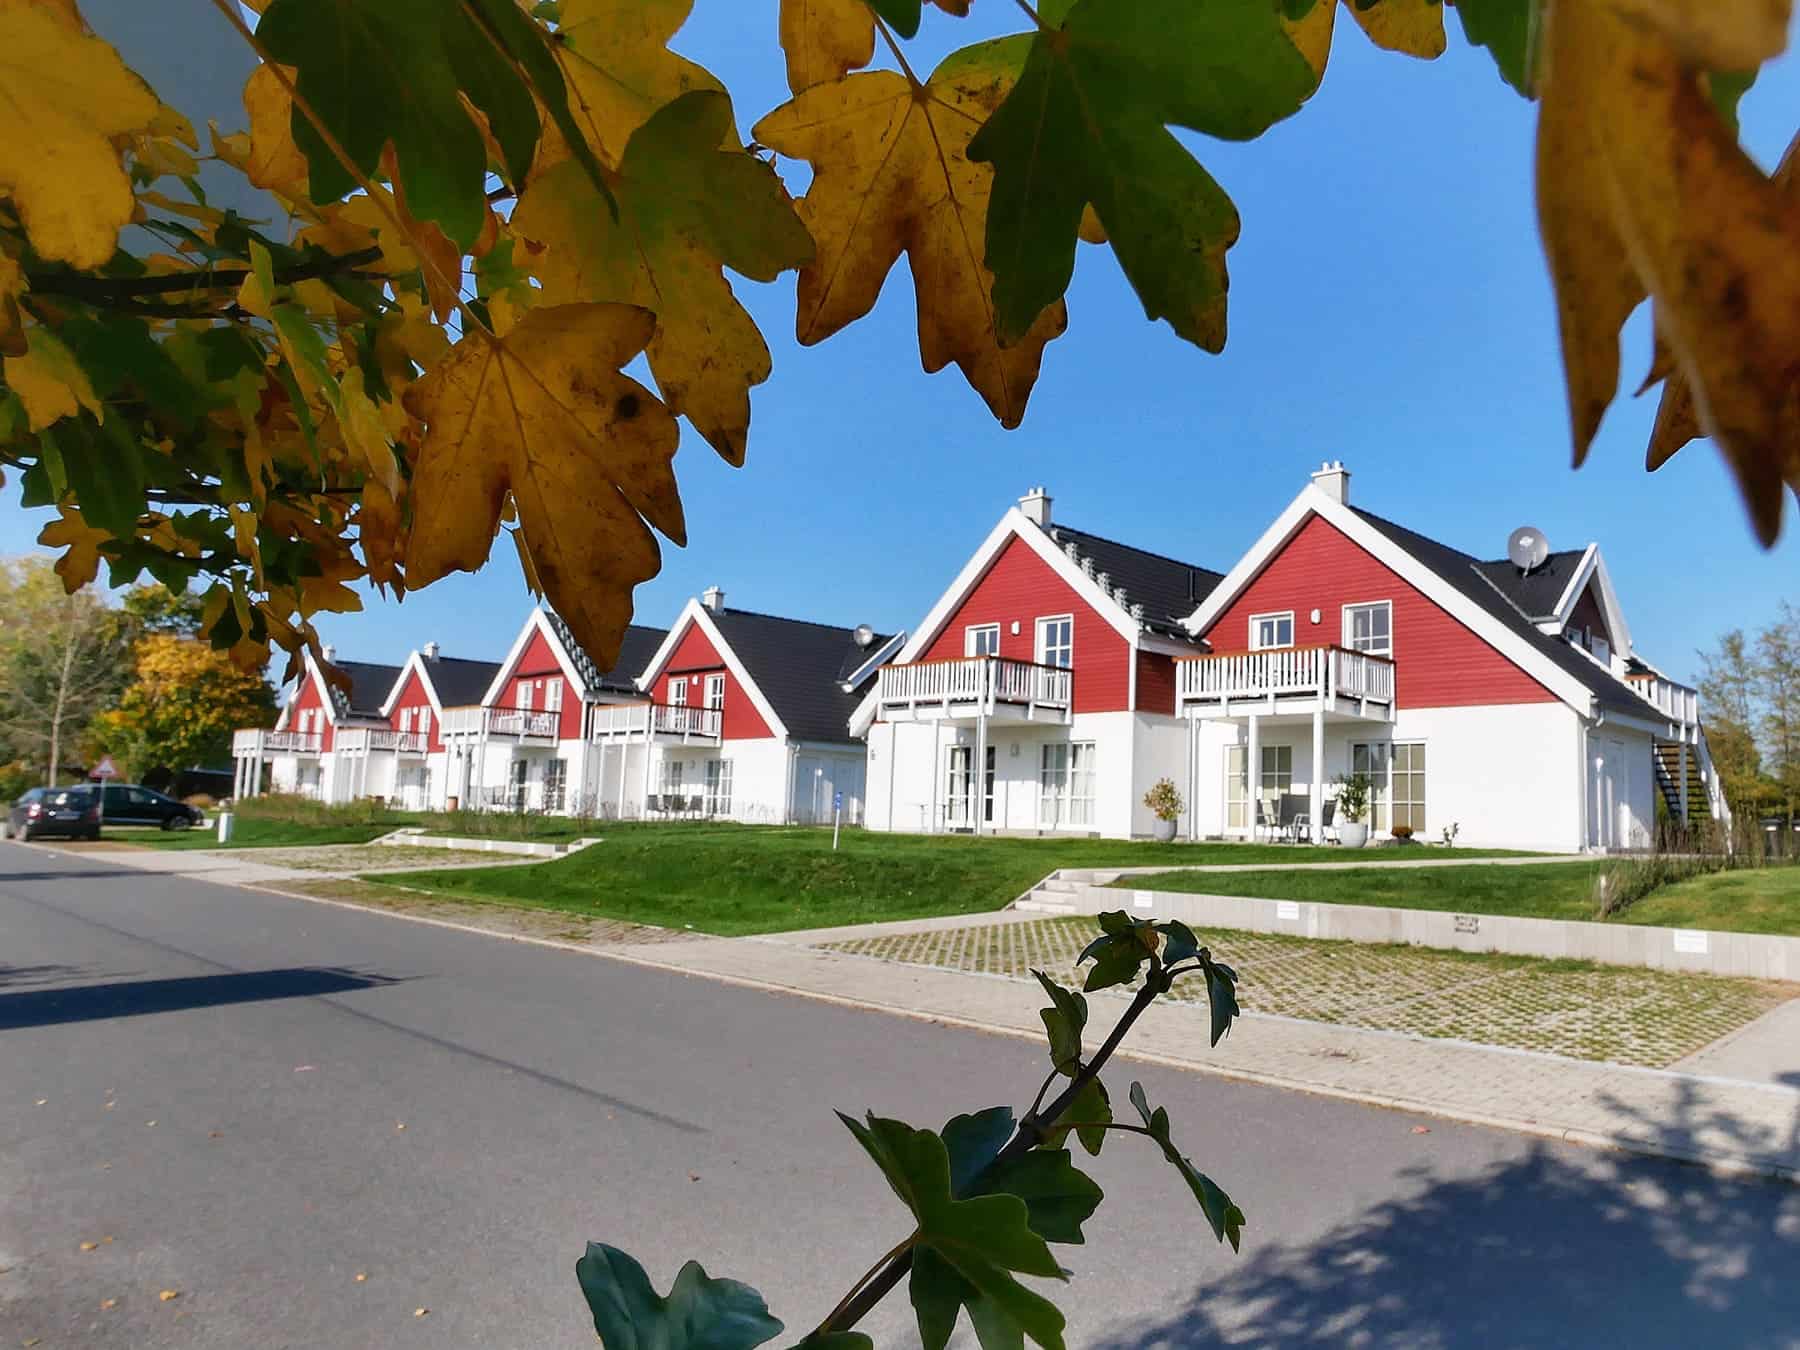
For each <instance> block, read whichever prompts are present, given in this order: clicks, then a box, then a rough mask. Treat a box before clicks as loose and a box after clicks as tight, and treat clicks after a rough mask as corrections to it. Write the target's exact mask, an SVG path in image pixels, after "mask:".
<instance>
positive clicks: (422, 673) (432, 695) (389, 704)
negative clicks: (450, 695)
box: [381, 649, 444, 722]
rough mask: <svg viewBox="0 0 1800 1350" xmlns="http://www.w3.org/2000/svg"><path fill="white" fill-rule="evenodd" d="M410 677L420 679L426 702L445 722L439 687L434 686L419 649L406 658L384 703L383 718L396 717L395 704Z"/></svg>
mask: <svg viewBox="0 0 1800 1350" xmlns="http://www.w3.org/2000/svg"><path fill="white" fill-rule="evenodd" d="M409 675H417V676H418V677H419V686H420V688H422V689H424V691H425V699H426V701H427V702H428V703H430V704H431V710H432V711H433V712H435V713H436V714H437V719H438V721H440V722H441V721H443V720H444V705H443V704H442V703H440V702H439V701H438V693H437V687H436V686H435V685H433V684H432V682H431V674H430V672H429V671H428V670H426V668H425V658H424V657H422V656H421V655H420V654H419V652H418V651H417V649H414V651H413V653H412V654H411V655H410V656H408V657H407V658H406V664H405V665H403V666H401V667H400V678H399V679H397V680H395V681H394V687H393V688H392V689H390V690H389V691H388V696H387V698H386V699H385V700H384V701H383V702H382V705H381V715H382V716H383V717H392V716H393V715H394V704H396V703H398V702H399V701H400V691H401V690H403V689H405V688H406V677H407V676H409Z"/></svg>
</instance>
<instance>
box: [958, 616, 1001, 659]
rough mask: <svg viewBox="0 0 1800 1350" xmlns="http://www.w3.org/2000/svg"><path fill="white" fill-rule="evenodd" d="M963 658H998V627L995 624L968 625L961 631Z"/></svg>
mask: <svg viewBox="0 0 1800 1350" xmlns="http://www.w3.org/2000/svg"><path fill="white" fill-rule="evenodd" d="M963 655H964V656H998V655H1000V625H999V624H997V623H976V624H970V625H969V626H968V627H967V628H965V629H963Z"/></svg>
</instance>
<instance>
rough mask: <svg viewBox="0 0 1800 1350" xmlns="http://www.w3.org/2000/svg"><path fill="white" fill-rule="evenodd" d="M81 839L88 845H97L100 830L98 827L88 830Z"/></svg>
mask: <svg viewBox="0 0 1800 1350" xmlns="http://www.w3.org/2000/svg"><path fill="white" fill-rule="evenodd" d="M81 837H82V838H83V839H85V840H87V841H88V843H90V844H97V843H99V842H100V829H99V827H98V826H96V827H95V828H93V829H91V830H89V831H88V832H87V833H86V834H84V835H82V836H81Z"/></svg>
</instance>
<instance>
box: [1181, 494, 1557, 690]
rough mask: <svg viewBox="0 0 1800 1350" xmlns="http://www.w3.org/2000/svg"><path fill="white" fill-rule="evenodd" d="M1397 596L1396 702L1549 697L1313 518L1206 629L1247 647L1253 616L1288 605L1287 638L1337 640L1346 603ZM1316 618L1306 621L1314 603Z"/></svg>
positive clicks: (1215, 637) (1227, 648)
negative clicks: (1290, 622) (1290, 623)
mask: <svg viewBox="0 0 1800 1350" xmlns="http://www.w3.org/2000/svg"><path fill="white" fill-rule="evenodd" d="M1375 600H1391V601H1393V603H1394V629H1393V631H1394V653H1393V655H1394V663H1395V672H1394V679H1395V689H1394V703H1395V706H1396V707H1399V708H1452V707H1469V706H1475V705H1486V704H1500V703H1553V702H1555V701H1556V695H1554V694H1552V693H1551V692H1550V691H1549V690H1548V689H1546V688H1544V686H1543V685H1541V684H1539V683H1538V682H1537V681H1536V680H1535V679H1533V678H1532V677H1531V676H1530V675H1527V674H1526V673H1525V672H1524V671H1523V670H1521V669H1519V667H1518V666H1516V665H1514V664H1513V663H1512V661H1510V660H1509V659H1508V658H1506V657H1505V656H1502V655H1501V654H1500V653H1499V652H1498V651H1496V650H1495V649H1494V648H1493V647H1492V646H1490V645H1489V644H1488V643H1487V642H1486V641H1485V640H1483V639H1482V638H1480V637H1478V636H1476V635H1475V634H1474V633H1473V632H1471V631H1470V630H1469V629H1468V628H1467V627H1465V626H1464V625H1463V623H1462V622H1461V621H1460V620H1458V619H1456V618H1454V617H1452V616H1451V615H1450V614H1449V613H1448V612H1447V611H1445V610H1444V609H1443V608H1442V607H1440V606H1439V605H1438V604H1437V603H1436V602H1435V601H1433V600H1430V599H1428V598H1427V597H1426V596H1425V595H1424V594H1423V593H1422V592H1420V591H1418V590H1415V589H1414V588H1413V587H1412V586H1410V585H1408V584H1407V583H1406V582H1405V581H1403V580H1401V579H1400V577H1398V576H1396V575H1395V574H1394V573H1393V572H1391V571H1390V570H1388V568H1387V567H1385V566H1383V565H1382V564H1381V563H1380V562H1379V561H1377V560H1376V559H1375V558H1374V557H1372V556H1371V555H1370V554H1368V553H1367V552H1365V551H1364V550H1363V549H1362V547H1361V546H1360V545H1358V544H1355V543H1353V542H1352V541H1351V540H1350V539H1349V537H1348V536H1346V535H1345V534H1344V533H1343V532H1342V531H1340V530H1339V529H1338V528H1337V527H1336V526H1334V525H1332V524H1331V523H1329V522H1328V521H1325V520H1323V519H1321V518H1320V517H1318V516H1313V517H1312V518H1311V519H1309V520H1308V521H1307V522H1306V524H1305V525H1303V526H1301V527H1300V531H1299V533H1297V534H1296V535H1295V536H1294V537H1293V538H1292V539H1290V540H1289V541H1288V543H1287V545H1286V546H1285V547H1283V548H1282V549H1281V551H1280V552H1278V553H1277V554H1276V555H1275V556H1274V557H1273V558H1272V559H1270V561H1269V563H1268V564H1267V565H1266V566H1265V567H1264V568H1263V570H1262V571H1261V572H1260V573H1259V574H1258V575H1257V577H1256V579H1255V580H1254V581H1252V582H1251V583H1250V585H1249V586H1248V587H1247V588H1246V589H1245V590H1244V592H1243V594H1241V595H1240V596H1238V598H1237V599H1236V600H1235V601H1233V602H1232V604H1231V606H1230V608H1228V609H1227V610H1226V611H1225V612H1224V613H1223V614H1222V615H1220V616H1219V618H1218V620H1217V621H1216V622H1215V623H1214V624H1213V626H1212V627H1211V628H1210V629H1208V630H1207V633H1206V637H1207V639H1208V641H1210V642H1211V644H1212V648H1213V650H1214V651H1217V652H1243V651H1248V650H1249V649H1250V616H1251V615H1252V614H1263V613H1267V612H1270V611H1280V610H1288V609H1291V610H1293V611H1294V642H1295V645H1296V646H1301V647H1310V646H1316V645H1319V644H1322V643H1339V644H1342V643H1343V632H1342V629H1343V617H1344V614H1343V606H1345V605H1352V604H1363V603H1366V602H1369V601H1375ZM1314 609H1317V610H1318V611H1319V622H1318V623H1316V624H1315V623H1313V622H1312V611H1313V610H1314Z"/></svg>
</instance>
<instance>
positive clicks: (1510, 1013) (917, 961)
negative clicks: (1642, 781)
mask: <svg viewBox="0 0 1800 1350" xmlns="http://www.w3.org/2000/svg"><path fill="white" fill-rule="evenodd" d="M1094 932H1095V929H1094V923H1093V920H1092V919H1080V918H1056V919H1042V920H1037V921H1033V922H1027V923H1005V924H975V925H971V926H968V927H962V928H946V929H938V930H935V931H930V932H916V933H903V934H890V935H882V936H875V937H869V938H861V939H855V940H851V941H839V942H828V943H821V944H820V946H821V947H822V948H823V949H824V950H827V951H834V952H844V953H848V954H851V955H856V956H866V957H874V958H878V959H880V960H884V961H895V962H901V963H904V964H908V965H921V966H932V967H936V968H939V969H944V970H957V971H967V972H975V973H981V974H989V975H1001V976H1007V977H1011V978H1016V979H1030V978H1031V971H1032V970H1033V969H1039V970H1043V971H1045V972H1046V973H1047V974H1049V975H1051V976H1052V977H1053V978H1056V979H1059V980H1062V981H1064V982H1065V983H1070V984H1075V985H1077V986H1079V984H1080V980H1081V977H1080V976H1079V975H1077V974H1076V972H1075V959H1076V957H1077V956H1079V955H1080V953H1081V949H1082V948H1083V947H1084V946H1086V945H1087V943H1088V941H1089V940H1090V939H1091V938H1092V937H1093V936H1094ZM1206 937H1207V939H1208V941H1209V942H1210V943H1211V944H1212V947H1213V951H1214V953H1215V954H1216V955H1217V956H1218V957H1219V958H1220V959H1221V960H1224V961H1228V962H1229V963H1230V964H1231V965H1232V966H1233V967H1234V968H1235V969H1236V970H1237V972H1238V976H1239V981H1240V983H1239V987H1238V999H1239V1003H1240V1005H1241V1006H1242V1007H1243V1009H1244V1010H1245V1011H1246V1012H1257V1013H1275V1014H1279V1015H1281V1016H1286V1017H1296V1018H1303V1019H1306V1020H1308V1021H1314V1022H1327V1023H1335V1024H1338V1025H1342V1026H1355V1027H1369V1028H1372V1029H1375V1030H1382V1031H1404V1032H1413V1033H1415V1034H1417V1035H1421V1036H1431V1037H1447V1038H1454V1039H1457V1040H1466V1041H1478V1042H1481V1043H1484V1044H1487V1045H1499V1046H1507V1047H1512V1048H1515V1049H1521V1050H1538V1051H1544V1052H1546V1053H1549V1054H1556V1055H1565V1056H1569V1057H1571V1058H1575V1059H1588V1060H1600V1061H1604V1062H1607V1063H1614V1064H1633V1065H1639V1066H1642V1067H1645V1068H1665V1067H1667V1066H1668V1065H1670V1064H1673V1063H1674V1062H1675V1061H1677V1060H1679V1059H1681V1058H1682V1057H1683V1056H1685V1055H1688V1054H1692V1053H1693V1052H1694V1051H1696V1050H1699V1049H1700V1048H1701V1047H1702V1046H1705V1045H1708V1044H1710V1043H1711V1042H1713V1041H1715V1040H1717V1039H1718V1038H1719V1037H1721V1036H1723V1035H1725V1034H1726V1033H1727V1032H1730V1031H1733V1030H1735V1029H1736V1028H1737V1027H1740V1026H1742V1025H1743V1024H1745V1023H1746V1022H1749V1021H1751V1020H1752V1019H1754V1018H1756V1017H1759V1016H1761V1015H1762V1014H1763V1013H1765V1012H1767V1011H1769V1009H1771V1008H1773V1007H1775V1006H1777V1005H1778V1004H1781V1003H1783V1002H1785V1001H1787V1000H1788V999H1791V998H1794V997H1795V996H1796V995H1797V994H1800V989H1797V988H1796V987H1795V986H1793V985H1787V984H1778V983H1774V982H1768V981H1760V980H1731V979H1719V978H1715V977H1711V976H1696V975H1685V974H1679V975H1678V974H1669V973H1665V972H1661V971H1651V970H1629V969H1622V968H1616V967H1608V966H1591V965H1586V964H1582V963H1578V962H1569V961H1542V960H1536V959H1533V958H1530V957H1518V956H1470V955H1465V954H1461V953H1455V952H1440V951H1428V950H1425V949H1422V948H1416V947H1387V946H1370V945H1367V944H1363V943H1351V942H1319V941H1309V940H1307V939H1304V938H1291V937H1285V936H1278V935H1271V934H1264V933H1238V932H1216V931H1213V932H1208V933H1207V934H1206ZM1175 993H1176V996H1177V997H1187V998H1190V999H1204V997H1205V989H1204V987H1203V986H1201V985H1198V984H1192V985H1190V987H1189V988H1188V990H1187V992H1186V993H1185V994H1184V993H1183V991H1182V990H1181V989H1180V988H1179V987H1178V988H1177V989H1176V991H1175Z"/></svg>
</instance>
